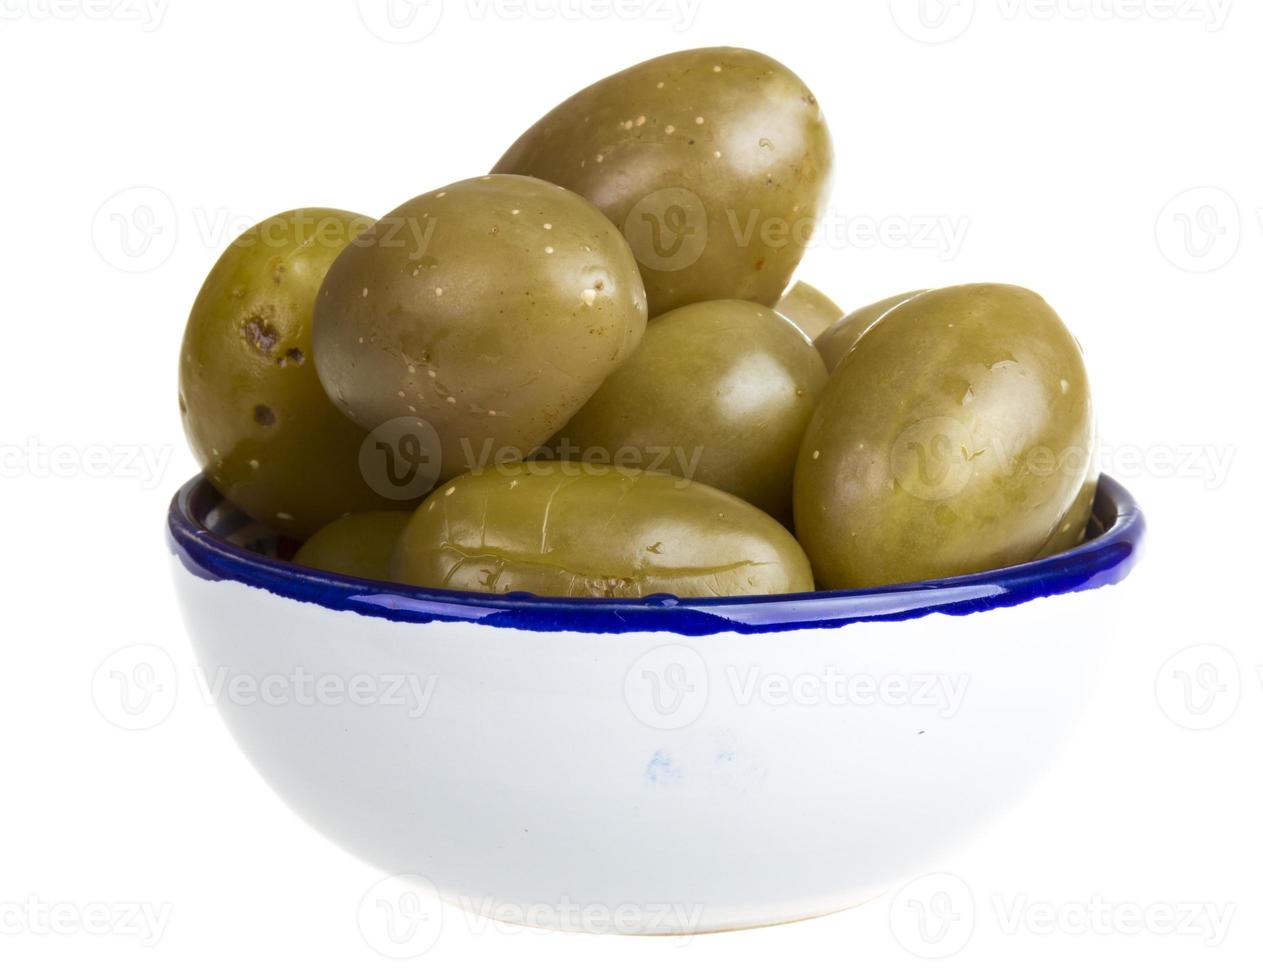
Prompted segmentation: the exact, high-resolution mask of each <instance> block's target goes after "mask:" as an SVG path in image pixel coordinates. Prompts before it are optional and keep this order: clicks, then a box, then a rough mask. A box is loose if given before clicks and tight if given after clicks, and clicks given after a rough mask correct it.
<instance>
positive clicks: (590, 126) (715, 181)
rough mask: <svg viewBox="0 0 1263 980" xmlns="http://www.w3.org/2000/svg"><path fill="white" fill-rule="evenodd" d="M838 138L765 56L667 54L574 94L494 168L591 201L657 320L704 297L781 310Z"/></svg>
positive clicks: (790, 77)
mask: <svg viewBox="0 0 1263 980" xmlns="http://www.w3.org/2000/svg"><path fill="white" fill-rule="evenodd" d="M832 170H833V146H832V142H831V140H830V138H829V130H828V127H827V126H826V124H825V120H824V116H823V115H822V114H821V112H820V107H819V106H818V105H817V104H816V99H815V96H813V95H812V94H811V92H810V91H809V90H808V89H807V87H806V85H804V84H803V82H802V80H801V79H799V78H798V77H797V76H796V75H794V74H793V73H792V72H791V71H789V69H787V68H786V67H785V66H784V65H781V64H779V63H778V62H776V61H773V60H772V59H771V58H768V57H767V56H766V55H762V54H759V53H758V52H756V51H747V50H743V49H741V48H699V49H696V50H692V51H680V52H677V53H675V54H668V55H664V56H663V57H660V58H654V59H653V60H652V61H646V62H643V63H642V64H639V65H635V66H634V67H632V68H628V69H626V70H625V71H621V72H619V73H618V74H616V75H611V76H610V77H609V78H606V79H603V80H601V81H599V82H596V83H595V84H593V85H590V86H589V87H588V88H585V89H584V90H583V91H581V92H578V93H577V94H575V95H573V96H571V97H570V98H569V99H567V100H566V101H565V102H563V103H561V104H560V105H559V106H557V107H556V108H555V109H553V110H552V111H551V112H549V113H548V114H547V115H546V116H544V117H543V118H542V119H540V120H539V121H538V122H537V123H535V125H534V126H532V127H531V128H530V129H528V130H527V131H526V132H525V133H524V134H523V135H522V136H521V137H520V138H519V139H518V140H517V142H516V143H514V144H513V146H511V147H510V148H509V150H508V151H507V152H506V153H505V154H504V156H503V157H501V159H500V161H499V162H498V163H497V164H496V165H495V167H494V168H493V171H494V172H496V173H515V174H529V175H531V176H533V177H540V178H543V179H544V180H548V181H551V182H552V183H554V184H560V185H561V186H562V187H568V188H570V189H571V190H573V191H576V192H578V193H579V194H582V195H583V196H584V197H586V198H587V199H588V200H589V201H592V202H593V203H594V204H595V205H596V206H597V207H599V208H600V209H601V210H602V211H604V212H605V214H606V215H607V216H608V217H609V219H610V220H611V221H613V222H614V224H616V225H618V227H619V228H621V229H622V230H623V233H624V234H625V235H626V236H627V240H628V241H629V242H631V245H632V249H633V251H634V252H635V253H636V258H637V260H638V261H639V262H640V271H641V274H642V275H643V276H644V280H645V288H646V291H647V292H648V296H649V314H650V316H657V315H658V314H660V313H665V312H666V311H667V310H670V309H674V308H675V307H677V306H684V305H685V304H687V303H696V302H699V301H702V300H708V299H746V300H752V301H753V302H756V303H762V304H764V305H765V306H771V305H773V304H774V303H775V302H776V300H777V299H778V298H779V297H780V295H781V293H782V292H783V291H784V289H785V286H786V284H787V283H788V282H789V279H790V276H791V275H792V274H793V272H794V268H795V267H796V266H797V265H798V262H799V260H800V259H801V258H802V256H803V251H804V250H805V248H806V246H807V242H808V240H809V239H810V237H811V233H812V231H813V230H814V226H815V222H816V219H817V216H818V214H819V212H820V210H821V209H822V208H823V206H824V202H825V198H826V195H827V191H828V185H829V180H830V177H831V174H832Z"/></svg>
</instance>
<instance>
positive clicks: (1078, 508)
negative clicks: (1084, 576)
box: [1035, 452, 1101, 558]
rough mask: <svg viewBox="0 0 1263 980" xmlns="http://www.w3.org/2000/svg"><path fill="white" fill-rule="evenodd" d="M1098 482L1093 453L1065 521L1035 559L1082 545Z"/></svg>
mask: <svg viewBox="0 0 1263 980" xmlns="http://www.w3.org/2000/svg"><path fill="white" fill-rule="evenodd" d="M1100 481H1101V469H1100V459H1099V453H1098V452H1093V454H1092V458H1091V460H1090V461H1089V463H1088V467H1087V475H1086V478H1085V479H1084V481H1083V486H1082V487H1081V488H1080V489H1079V493H1078V496H1076V497H1075V498H1074V503H1073V504H1071V505H1070V509H1069V510H1068V511H1066V516H1065V519H1064V520H1062V522H1061V523H1060V524H1058V525H1057V530H1056V531H1054V532H1053V535H1052V537H1050V538H1049V539H1048V540H1047V541H1046V542H1044V546H1043V547H1042V548H1040V549H1039V552H1038V553H1037V554H1036V555H1035V557H1036V558H1049V557H1051V556H1052V555H1059V554H1061V553H1062V552H1063V551H1069V550H1070V549H1071V548H1077V547H1078V546H1079V545H1081V544H1083V542H1084V540H1085V539H1086V538H1087V534H1088V530H1089V527H1090V525H1091V523H1092V508H1093V505H1094V504H1095V503H1096V490H1097V487H1098V486H1099V485H1100Z"/></svg>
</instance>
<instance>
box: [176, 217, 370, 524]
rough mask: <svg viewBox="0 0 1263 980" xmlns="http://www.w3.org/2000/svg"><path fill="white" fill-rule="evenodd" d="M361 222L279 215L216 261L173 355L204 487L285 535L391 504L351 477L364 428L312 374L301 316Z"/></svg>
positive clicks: (307, 328) (356, 472)
mask: <svg viewBox="0 0 1263 980" xmlns="http://www.w3.org/2000/svg"><path fill="white" fill-rule="evenodd" d="M371 224H372V219H371V218H366V217H364V216H363V215H358V214H352V213H351V212H349V211H335V210H332V209H328V208H306V209H300V210H297V211H286V212H284V213H283V214H278V215H276V216H275V217H272V218H269V219H267V220H266V221H264V222H262V223H261V224H259V225H257V226H256V227H254V228H251V229H250V230H249V231H247V232H245V233H244V234H243V235H241V236H240V237H239V238H238V239H237V240H236V241H234V242H233V243H232V244H231V245H229V246H228V249H227V250H226V251H225V252H224V254H223V255H222V256H221V257H220V259H219V261H218V262H216V263H215V267H214V268H213V269H212V270H211V272H210V275H209V276H207V278H206V282H205V284H203V286H202V289H201V292H200V293H198V296H197V300H196V302H195V303H194V304H193V310H192V312H191V313H190V314H189V321H188V326H187V327H186V328H185V332H184V344H183V348H182V350H181V351H180V415H181V417H182V419H183V422H184V431H185V433H186V434H187V436H188V440H189V445H190V446H191V447H192V449H193V454H194V456H196V457H197V461H198V463H199V464H201V466H202V467H203V468H204V469H205V471H206V475H207V476H208V477H209V478H210V481H211V482H212V483H213V484H214V485H215V487H216V488H217V489H218V490H219V491H220V492H221V493H222V494H223V495H224V496H225V497H227V498H228V500H230V501H231V502H232V503H234V504H236V505H237V506H238V507H240V508H241V509H242V510H243V511H245V512H246V513H247V514H249V515H250V516H251V517H253V518H255V519H256V520H259V521H262V522H264V523H265V524H270V525H272V526H273V527H275V528H277V529H278V530H280V531H283V532H285V533H287V534H290V535H292V536H295V537H305V536H306V535H308V534H310V533H311V532H313V531H315V530H316V528H318V527H320V526H321V525H323V524H327V523H328V522H329V521H331V520H333V519H334V518H336V517H340V516H341V515H342V514H345V513H348V512H349V511H354V510H370V509H373V508H378V507H389V506H394V505H392V504H391V503H390V502H389V501H385V500H382V499H380V498H379V497H378V496H377V494H376V493H374V492H373V490H372V489H371V488H370V487H369V486H368V484H367V483H365V481H364V478H363V476H362V475H361V473H360V469H359V463H358V454H359V450H360V444H361V442H362V441H363V439H364V436H365V433H364V431H363V430H362V429H360V427H359V426H357V425H355V424H354V423H353V422H351V421H349V420H348V419H347V418H345V417H344V416H343V415H342V413H341V412H339V411H338V410H337V409H336V408H334V406H333V405H332V404H331V403H330V401H329V399H328V397H326V395H325V392H324V389H323V388H322V387H321V385H320V380H319V379H318V378H317V377H316V370H315V366H314V364H313V361H312V350H311V313H312V304H313V302H314V301H315V298H316V292H317V290H319V288H320V283H321V281H322V280H323V279H324V276H325V272H326V271H327V270H328V268H329V266H330V264H331V263H332V262H333V261H334V259H335V258H336V257H337V255H338V254H339V253H340V252H341V251H342V250H343V249H344V248H345V247H346V246H347V244H348V243H349V242H350V241H351V240H352V239H353V238H354V237H355V235H356V234H357V233H358V232H360V231H362V230H363V229H365V228H367V227H369V226H370V225H371Z"/></svg>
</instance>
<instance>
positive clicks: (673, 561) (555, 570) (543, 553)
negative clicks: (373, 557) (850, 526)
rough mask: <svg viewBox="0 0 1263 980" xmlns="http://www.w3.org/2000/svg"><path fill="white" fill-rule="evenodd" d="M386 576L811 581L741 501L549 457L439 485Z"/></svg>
mask: <svg viewBox="0 0 1263 980" xmlns="http://www.w3.org/2000/svg"><path fill="white" fill-rule="evenodd" d="M392 573H393V576H394V578H396V579H397V580H399V581H402V582H409V583H412V584H415V585H423V586H429V587H432V588H444V589H468V590H472V591H475V592H492V593H505V592H533V593H535V594H537V595H554V596H583V597H604V598H636V597H639V596H645V595H651V594H653V593H658V592H669V593H674V594H675V595H679V596H717V595H720V596H722V595H751V594H764V593H782V592H803V591H809V590H810V589H811V588H812V581H811V569H810V566H809V565H808V562H807V557H806V555H804V554H803V552H802V549H801V548H800V547H799V545H798V543H797V542H796V541H795V540H794V539H793V537H791V536H790V534H789V532H788V531H786V530H785V529H784V528H783V527H782V526H781V525H780V524H778V523H777V522H776V521H774V520H773V519H772V518H770V517H768V516H767V515H766V514H764V513H763V512H762V511H760V510H758V509H757V508H755V507H751V506H750V505H749V504H747V503H745V502H744V501H742V500H738V499H737V498H736V497H733V496H730V495H729V494H726V493H724V492H723V491H721V490H716V489H714V488H713V487H707V486H703V485H702V484H700V483H687V482H682V481H680V480H678V479H677V478H676V477H673V476H669V475H667V474H665V473H647V472H644V471H640V470H628V469H620V468H615V467H604V466H595V465H587V464H585V465H579V464H571V463H564V462H556V461H554V462H538V461H531V462H526V463H517V464H510V465H507V466H504V467H498V468H497V469H494V470H485V471H483V472H480V473H469V474H466V475H464V476H460V477H457V478H456V479H455V480H453V481H451V482H450V483H448V484H447V485H445V486H443V487H440V488H439V489H438V490H436V491H435V492H434V493H433V495H431V497H430V498H429V499H428V500H427V501H426V502H425V503H423V504H422V505H421V506H420V507H419V508H418V509H417V512H416V514H414V515H413V517H412V520H411V521H410V522H409V523H408V526H407V528H406V529H405V530H404V533H403V536H402V537H401V538H400V539H399V544H398V545H397V547H396V549H395V555H394V561H393V563H392Z"/></svg>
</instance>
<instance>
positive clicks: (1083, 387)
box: [794, 284, 1095, 589]
mask: <svg viewBox="0 0 1263 980" xmlns="http://www.w3.org/2000/svg"><path fill="white" fill-rule="evenodd" d="M1094 438H1095V436H1094V423H1093V413H1092V398H1091V393H1090V391H1089V388H1088V378H1087V373H1086V371H1085V369H1084V364H1083V357H1082V353H1081V351H1080V349H1079V345H1078V343H1077V342H1076V341H1075V339H1074V337H1073V336H1071V334H1070V332H1069V331H1068V330H1067V329H1066V327H1065V325H1064V324H1063V323H1062V322H1061V319H1060V318H1059V317H1058V316H1057V314H1056V313H1055V312H1054V311H1053V310H1052V308H1051V307H1050V306H1049V305H1048V304H1047V303H1045V302H1044V300H1043V299H1041V298H1040V297H1039V296H1038V295H1036V294H1035V293H1033V292H1031V291H1030V290H1028V289H1022V288H1020V287H1017V286H1006V285H991V284H984V285H965V286H953V287H950V288H946V289H935V290H931V291H929V292H926V293H923V294H921V295H920V296H917V297H915V298H913V299H911V300H909V301H907V302H905V303H904V304H902V305H901V306H899V307H898V308H897V309H896V310H894V311H893V312H891V313H890V314H888V315H887V316H885V317H884V318H882V319H881V320H880V321H879V322H878V323H877V324H876V325H875V326H873V327H872V328H871V329H869V330H868V331H867V332H865V333H864V335H863V336H862V337H861V338H860V340H859V342H858V343H857V344H856V345H855V347H854V349H853V350H852V351H851V352H850V354H848V355H847V357H846V358H845V359H844V360H843V361H842V363H841V364H840V365H839V366H838V367H837V368H836V369H835V370H834V372H833V374H832V375H830V378H829V382H828V384H827V385H826V386H825V390H824V394H823V395H822V396H821V398H820V402H819V404H818V405H817V407H816V411H815V414H814V415H813V417H812V420H811V423H810V425H808V427H807V433H806V435H805V437H804V439H803V444H802V449H801V451H800V452H799V456H798V466H797V469H796V471H795V477H794V520H795V528H796V530H797V533H798V537H799V540H800V541H801V542H802V544H803V547H804V549H805V550H806V551H807V554H808V555H809V556H810V558H811V563H812V568H813V569H814V572H815V577H816V581H817V583H818V584H819V585H820V586H821V587H822V588H825V589H846V588H861V587H868V586H881V585H890V584H894V583H899V582H912V581H917V580H921V579H934V578H941V577H945V576H952V575H961V574H965V573H968V572H977V571H983V570H986V569H992V568H1001V567H1004V566H1007V565H1013V564H1017V563H1020V562H1024V561H1028V560H1030V559H1032V558H1034V557H1036V556H1037V555H1038V554H1039V553H1040V552H1041V549H1043V548H1044V547H1045V546H1046V545H1048V543H1049V542H1050V541H1051V540H1053V539H1054V538H1056V537H1058V536H1060V535H1063V534H1064V535H1071V534H1072V533H1073V534H1077V533H1078V530H1079V528H1078V527H1077V526H1076V527H1074V528H1071V529H1067V530H1065V531H1063V530H1062V529H1063V527H1064V525H1065V524H1066V523H1067V522H1068V521H1069V522H1071V523H1074V524H1076V525H1077V524H1079V522H1086V513H1075V514H1073V515H1071V511H1072V510H1074V509H1075V508H1076V502H1079V503H1080V504H1081V492H1082V488H1083V484H1084V482H1085V480H1086V479H1088V478H1089V477H1090V476H1092V475H1093V474H1092V472H1091V471H1092V469H1093V466H1092V462H1091V460H1092V456H1093V445H1094Z"/></svg>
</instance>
